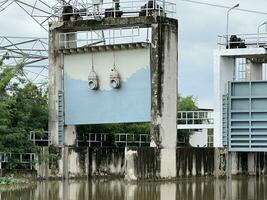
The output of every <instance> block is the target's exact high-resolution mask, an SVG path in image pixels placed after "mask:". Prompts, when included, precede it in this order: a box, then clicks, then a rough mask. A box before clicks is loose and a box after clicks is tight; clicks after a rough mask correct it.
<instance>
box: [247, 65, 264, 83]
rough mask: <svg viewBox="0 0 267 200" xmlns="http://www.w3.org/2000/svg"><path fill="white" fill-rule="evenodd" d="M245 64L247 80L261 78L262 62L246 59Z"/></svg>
mask: <svg viewBox="0 0 267 200" xmlns="http://www.w3.org/2000/svg"><path fill="white" fill-rule="evenodd" d="M247 65H248V66H247V68H248V71H247V80H252V81H255V80H262V63H258V62H251V61H250V60H248V63H247Z"/></svg>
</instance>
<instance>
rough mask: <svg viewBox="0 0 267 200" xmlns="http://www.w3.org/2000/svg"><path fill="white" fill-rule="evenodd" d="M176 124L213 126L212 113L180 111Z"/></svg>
mask: <svg viewBox="0 0 267 200" xmlns="http://www.w3.org/2000/svg"><path fill="white" fill-rule="evenodd" d="M177 122H178V125H179V124H183V125H194V124H213V122H214V117H213V111H180V112H178V114H177Z"/></svg>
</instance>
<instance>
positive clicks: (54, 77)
mask: <svg viewBox="0 0 267 200" xmlns="http://www.w3.org/2000/svg"><path fill="white" fill-rule="evenodd" d="M58 48H59V32H58V31H57V30H54V29H53V27H51V29H50V31H49V87H48V92H49V98H48V104H49V105H48V106H49V124H48V126H49V127H48V129H49V131H50V132H51V139H52V144H54V145H57V144H58V130H59V123H58V122H59V120H58V94H59V91H62V80H63V76H62V75H63V73H62V65H61V63H60V62H61V56H58V55H57V53H56V49H58Z"/></svg>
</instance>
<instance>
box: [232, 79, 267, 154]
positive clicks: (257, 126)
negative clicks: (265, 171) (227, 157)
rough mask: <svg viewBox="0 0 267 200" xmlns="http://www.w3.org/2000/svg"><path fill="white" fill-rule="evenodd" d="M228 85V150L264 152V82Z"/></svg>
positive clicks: (266, 96)
mask: <svg viewBox="0 0 267 200" xmlns="http://www.w3.org/2000/svg"><path fill="white" fill-rule="evenodd" d="M229 85H230V87H229V92H228V94H231V95H230V97H229V102H228V103H229V104H230V107H231V110H230V111H229V120H228V124H229V136H230V137H229V150H230V151H236V152H267V92H266V90H267V81H244V82H231V83H230V84H229Z"/></svg>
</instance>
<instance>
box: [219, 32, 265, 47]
mask: <svg viewBox="0 0 267 200" xmlns="http://www.w3.org/2000/svg"><path fill="white" fill-rule="evenodd" d="M217 43H218V45H219V48H220V49H238V48H257V47H264V48H265V47H267V33H258V34H235V35H228V36H227V35H219V36H218V42H217Z"/></svg>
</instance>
